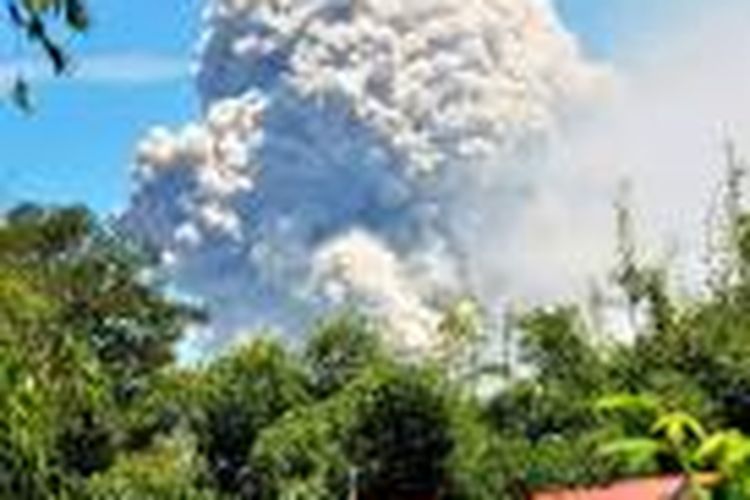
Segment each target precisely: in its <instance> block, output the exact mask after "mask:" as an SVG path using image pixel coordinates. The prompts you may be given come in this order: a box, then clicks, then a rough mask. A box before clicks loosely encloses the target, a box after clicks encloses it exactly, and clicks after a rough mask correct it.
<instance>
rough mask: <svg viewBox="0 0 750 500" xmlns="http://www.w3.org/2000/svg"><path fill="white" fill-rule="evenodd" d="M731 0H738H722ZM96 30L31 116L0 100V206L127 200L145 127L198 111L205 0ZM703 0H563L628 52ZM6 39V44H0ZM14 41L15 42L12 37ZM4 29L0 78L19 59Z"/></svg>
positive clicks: (105, 8) (131, 8) (605, 39)
mask: <svg viewBox="0 0 750 500" xmlns="http://www.w3.org/2000/svg"><path fill="white" fill-rule="evenodd" d="M726 1H727V2H731V1H733V0H726ZM92 3H93V5H94V9H95V10H94V16H95V25H94V29H93V31H92V32H91V33H90V34H89V35H87V36H86V37H85V38H84V39H81V40H78V41H76V42H75V44H74V48H75V50H76V51H77V52H78V55H79V59H80V60H81V71H80V76H79V77H77V78H73V79H71V80H67V81H62V82H61V81H55V82H53V81H48V80H46V79H44V80H42V81H39V82H37V83H36V86H35V92H36V97H37V99H38V100H39V105H40V107H39V111H38V113H37V114H36V115H35V116H33V117H31V118H24V117H22V116H20V115H19V114H18V113H17V112H16V111H15V110H14V109H12V108H10V107H8V106H0V205H2V206H8V205H11V204H13V203H15V202H17V201H19V200H30V199H31V200H38V201H44V202H54V203H69V202H85V203H87V204H88V205H90V206H92V207H93V208H95V209H96V210H97V211H99V212H101V213H107V212H110V211H112V210H116V209H117V208H118V207H121V206H123V205H124V203H125V201H126V199H127V193H128V171H129V165H130V160H131V156H132V152H133V149H134V145H135V144H136V142H137V140H138V138H139V137H141V136H142V135H143V133H144V131H145V130H147V129H148V128H149V126H151V125H154V124H167V125H170V124H175V125H176V124H179V123H182V122H184V121H186V120H187V119H188V118H190V117H191V116H194V114H195V113H196V107H197V103H196V101H195V96H194V94H193V89H192V83H191V80H190V77H189V75H188V71H187V66H188V63H189V60H190V52H191V50H192V47H193V44H194V40H195V39H196V36H197V33H198V29H199V25H198V23H199V20H200V8H201V4H202V0H127V1H122V0H99V1H97V2H92ZM699 3H700V0H680V2H676V1H675V0H557V4H558V6H559V10H560V13H561V15H562V17H563V20H564V22H565V23H566V24H567V25H568V26H569V27H570V29H571V30H572V31H574V32H575V33H576V34H577V35H578V36H579V37H580V38H581V40H582V43H583V45H584V49H585V50H586V51H587V52H588V53H589V54H591V55H592V56H594V57H598V58H601V59H615V60H616V59H627V58H628V57H629V55H630V54H629V47H635V46H643V45H644V44H646V43H648V41H649V40H651V39H654V38H655V37H657V36H658V35H659V33H661V32H662V28H663V26H665V25H667V24H668V23H669V19H673V18H674V16H675V15H676V14H677V13H676V11H675V10H676V9H680V10H684V11H689V10H690V9H691V8H697V7H696V6H697V5H699ZM3 42H6V43H3ZM8 42H9V43H8ZM16 46H17V43H16V42H15V41H13V40H7V37H6V39H3V38H2V37H0V49H5V48H6V47H10V49H11V50H10V51H8V50H4V51H1V52H0V78H2V75H3V71H4V68H5V71H6V72H7V61H8V60H10V61H12V60H14V59H15V58H18V57H19V55H18V54H16V53H14V52H13V49H14V48H15V47H16Z"/></svg>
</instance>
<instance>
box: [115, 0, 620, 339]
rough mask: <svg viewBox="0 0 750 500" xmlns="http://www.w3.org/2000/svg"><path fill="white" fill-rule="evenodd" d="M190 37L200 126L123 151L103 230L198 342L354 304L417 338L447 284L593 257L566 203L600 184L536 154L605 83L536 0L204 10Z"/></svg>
mask: <svg viewBox="0 0 750 500" xmlns="http://www.w3.org/2000/svg"><path fill="white" fill-rule="evenodd" d="M206 26H207V28H206V33H205V37H204V40H203V41H202V43H201V47H202V48H201V53H202V56H201V60H200V64H199V65H198V72H197V80H198V87H199V91H200V94H201V97H202V99H203V103H204V109H205V112H204V116H202V117H200V118H199V119H197V120H196V121H195V122H194V123H192V124H189V125H187V126H185V127H184V128H182V129H181V130H173V131H169V130H166V129H162V128H156V129H154V130H153V131H152V132H151V133H150V134H149V136H148V137H147V138H146V139H145V140H144V141H143V143H142V144H141V146H140V147H139V150H138V155H137V168H136V178H137V179H138V184H137V188H136V191H135V193H134V195H133V199H132V202H131V205H130V207H129V209H128V211H127V213H126V214H125V215H124V217H123V223H124V224H125V225H126V226H127V227H129V228H130V229H131V230H133V231H134V232H135V233H136V234H139V235H140V236H141V237H143V238H144V239H146V240H147V241H149V242H150V243H151V244H152V245H154V246H156V247H157V248H158V249H160V250H161V251H162V253H163V255H164V260H165V264H166V265H168V266H169V268H170V269H171V270H172V272H173V274H174V276H175V277H176V279H177V281H178V284H180V285H181V286H182V287H183V288H184V289H186V290H187V291H189V292H191V293H194V294H196V295H199V296H201V297H203V298H205V300H206V301H207V305H208V306H209V308H210V309H211V310H212V312H213V314H214V317H215V325H214V327H215V331H216V332H217V333H218V336H217V337H215V338H214V341H215V342H217V343H223V342H226V341H228V340H230V339H231V337H232V335H231V334H232V333H233V332H236V331H237V330H238V329H252V328H257V327H260V326H273V327H281V328H286V329H289V330H294V329H295V328H296V327H298V326H300V325H301V324H304V323H305V322H306V321H307V320H309V319H310V318H311V317H312V316H314V315H315V314H317V313H318V312H320V311H324V310H326V309H329V308H332V307H336V306H337V305H340V304H341V303H344V302H349V301H354V302H356V303H358V304H359V305H360V306H363V307H365V308H366V309H368V310H370V311H372V312H373V313H375V314H376V315H378V316H379V317H380V318H381V319H382V320H383V321H384V323H385V324H386V325H387V327H388V331H389V332H390V335H391V337H392V339H393V342H394V343H395V344H398V345H400V346H406V347H417V348H419V347H422V348H424V347H429V345H431V344H432V343H433V342H434V341H433V340H431V339H430V334H431V332H434V330H435V325H436V324H437V321H438V317H439V313H438V310H439V308H440V306H441V305H443V304H445V303H446V301H448V300H450V299H451V298H452V297H455V296H456V295H458V294H462V293H472V294H475V295H477V296H479V298H480V299H482V300H483V301H485V302H487V303H488V304H490V306H494V304H497V303H498V302H499V301H501V300H503V298H504V297H506V296H508V295H509V294H514V293H518V294H520V295H524V294H527V293H528V294H533V293H536V292H537V291H539V290H543V291H550V290H551V291H558V290H560V289H561V285H560V283H561V282H562V281H566V282H567V281H569V280H573V279H574V278H576V276H577V275H578V274H580V272H579V271H578V270H577V268H576V270H575V271H574V270H573V268H570V272H569V274H570V276H564V277H563V276H560V269H565V270H567V269H568V267H566V265H567V264H569V263H570V258H569V257H570V256H573V257H575V259H578V260H580V263H581V264H585V265H584V266H582V267H583V268H584V269H588V268H593V267H597V266H596V264H595V263H596V259H595V258H593V257H592V256H595V255H596V256H598V251H599V241H600V240H599V239H598V237H599V235H600V232H599V231H598V229H599V227H600V226H598V225H597V227H596V228H595V230H593V231H591V232H590V235H589V231H585V230H583V231H581V233H580V234H576V235H573V234H570V233H571V229H574V230H582V229H585V228H583V226H582V220H581V219H578V216H579V215H580V213H579V212H580V210H581V208H582V207H581V205H580V204H578V203H577V202H578V201H579V200H581V199H586V198H587V195H585V194H584V195H581V196H578V194H576V196H574V197H573V199H574V200H575V201H576V204H574V205H573V206H570V202H571V198H569V197H568V195H569V194H570V193H572V192H574V191H578V190H579V189H585V188H586V186H587V185H588V184H590V188H591V190H592V193H591V195H592V198H591V199H592V200H594V201H592V207H594V206H595V205H596V203H598V201H599V200H600V199H602V191H601V184H600V183H597V182H590V179H589V176H588V173H586V175H577V174H576V176H571V177H566V176H565V175H563V174H562V169H561V168H560V169H558V168H557V167H556V166H555V165H553V164H550V163H549V162H548V161H546V158H547V153H549V151H550V150H556V149H557V148H556V146H555V144H556V143H557V142H559V141H562V134H563V131H565V130H566V129H568V128H569V126H570V123H571V122H573V121H574V120H575V118H576V117H580V116H581V114H582V113H583V112H584V111H585V110H587V109H589V108H590V106H592V104H593V103H594V102H598V101H599V100H600V99H601V95H602V94H603V93H604V91H605V90H606V88H607V87H608V82H609V79H608V77H607V74H606V72H605V71H603V70H602V68H601V67H599V66H597V65H594V64H591V63H589V62H587V61H585V60H584V59H583V58H582V57H581V55H580V54H579V51H578V48H577V46H576V43H575V40H574V38H573V37H572V36H571V35H570V34H569V33H567V32H566V31H565V30H564V28H563V27H562V26H561V25H560V24H559V23H558V21H557V19H556V17H555V13H554V11H553V9H552V7H551V6H550V5H548V4H547V3H546V2H543V1H541V0H420V1H414V0H389V1H385V0H275V1H272V0H267V1H266V0H244V1H242V0H231V1H230V0H213V1H209V3H208V6H207V9H206ZM576 154H577V153H576V152H571V153H570V155H571V157H574V156H575V155H576ZM551 179H554V181H555V182H556V181H558V180H565V183H562V184H560V185H559V186H555V187H553V188H552V189H550V188H549V186H548V184H549V182H550V180H551ZM574 179H581V180H582V181H585V182H586V183H588V184H585V183H578V182H577V181H575V180H574ZM561 193H562V195H561ZM594 208H595V209H596V210H594V212H596V213H601V211H599V210H598V205H597V206H595V207H594ZM583 211H584V212H586V213H587V217H588V212H587V210H583ZM586 220H589V219H586ZM560 222H562V223H563V224H566V225H564V226H559V225H558V224H559V223H560ZM597 224H599V221H598V220H597ZM565 228H567V229H565ZM586 242H590V243H586ZM584 243H586V244H584ZM587 246H591V248H590V249H589V250H586V251H582V248H586V247H587ZM551 261H555V262H556V263H559V264H560V266H557V265H554V266H553V265H547V264H548V263H549V262H551ZM515 287H517V289H516V288H515Z"/></svg>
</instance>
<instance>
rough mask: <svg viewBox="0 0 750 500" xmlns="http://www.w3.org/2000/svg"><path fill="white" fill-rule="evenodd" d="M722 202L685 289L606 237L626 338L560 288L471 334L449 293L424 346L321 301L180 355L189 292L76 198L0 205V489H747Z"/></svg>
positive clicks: (57, 493)
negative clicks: (607, 484)
mask: <svg viewBox="0 0 750 500" xmlns="http://www.w3.org/2000/svg"><path fill="white" fill-rule="evenodd" d="M620 215H621V217H620V219H621V221H624V220H626V217H625V215H626V214H624V213H623V214H620ZM728 215H729V217H728V218H727V220H728V222H727V225H726V228H725V233H726V234H727V237H726V238H725V241H726V244H725V245H724V246H723V247H722V248H721V249H720V250H716V251H717V252H722V256H721V259H720V260H721V262H722V266H721V269H719V270H717V271H716V273H717V274H716V276H714V277H713V278H715V279H712V280H711V286H710V287H709V291H708V292H707V293H706V294H705V295H703V296H701V297H700V298H694V299H691V300H678V299H677V298H675V297H674V296H673V294H671V293H670V291H669V287H668V285H667V283H668V280H667V279H666V278H665V272H666V271H665V270H661V269H653V268H650V267H648V266H644V265H642V264H641V263H640V262H638V261H637V260H636V259H635V257H634V253H633V252H632V251H631V249H632V245H630V244H627V242H625V243H624V244H623V246H622V248H623V249H625V250H624V251H623V252H622V255H621V256H620V257H621V262H620V263H619V265H618V266H617V270H616V271H617V272H616V273H614V274H615V276H614V278H615V281H616V283H617V286H618V287H619V290H620V292H621V295H622V297H624V298H625V301H624V304H625V305H624V306H623V308H622V313H623V314H624V315H625V316H627V317H629V318H631V319H632V328H633V336H634V338H633V339H632V340H628V341H625V340H622V339H618V338H616V337H611V336H608V335H607V334H606V331H607V328H606V325H605V324H603V323H601V322H596V321H592V320H591V316H592V315H591V314H589V313H586V312H585V311H584V310H583V309H582V308H580V307H576V306H572V305H562V306H558V307H550V308H541V309H534V310H530V311H526V312H524V313H519V312H516V314H514V315H513V317H512V318H510V317H509V319H508V321H507V322H506V323H507V324H506V325H505V326H504V331H503V332H501V334H498V335H493V333H492V332H490V331H484V330H483V329H482V326H481V322H480V321H478V319H479V318H478V315H479V312H478V310H477V309H476V308H474V307H471V306H470V304H468V303H465V302H460V303H458V304H457V305H456V307H455V308H453V309H452V310H451V311H449V312H448V313H446V317H445V320H444V321H443V323H442V324H441V327H440V331H439V332H436V335H438V334H439V335H443V336H444V337H445V340H446V341H445V349H444V350H442V351H441V352H440V353H436V354H435V355H434V356H425V357H419V358H416V359H415V358H413V357H412V358H410V359H404V358H403V357H400V356H399V355H396V354H394V353H392V352H390V351H389V350H388V346H386V345H383V344H382V343H381V338H382V336H381V335H379V332H378V328H377V325H376V324H375V323H372V322H370V321H368V320H367V319H366V318H362V317H359V316H357V315H356V314H354V313H343V314H341V315H340V316H338V317H334V318H330V319H328V320H327V321H324V322H322V323H321V324H320V325H318V326H317V328H315V329H314V331H313V332H311V333H310V334H309V335H308V336H307V337H306V338H307V341H306V342H305V344H304V345H302V346H294V347H292V346H287V345H285V344H282V343H280V342H279V341H278V340H274V339H273V338H271V337H267V336H266V337H264V336H262V335H261V336H251V337H249V338H250V340H248V341H247V342H246V343H245V344H242V345H238V346H236V347H234V348H233V349H230V350H228V351H226V352H223V353H220V354H218V355H216V356H213V357H208V358H206V359H204V360H203V361H202V363H201V364H198V365H194V366H187V365H185V364H183V363H181V362H180V360H177V359H175V355H174V353H175V348H176V346H177V343H178V342H179V341H180V338H181V334H182V332H184V331H185V329H186V328H187V327H188V326H189V325H191V324H192V323H195V322H198V321H201V320H202V319H203V317H202V316H203V315H202V314H200V311H197V310H196V309H195V308H193V307H189V306H187V305H185V304H183V303H180V302H179V301H178V300H177V299H176V298H175V297H173V296H170V294H169V293H168V292H167V290H166V289H165V287H164V283H161V282H160V281H159V280H158V279H157V278H158V273H156V272H155V270H154V268H153V267H152V265H151V264H152V263H151V262H150V260H149V259H148V258H147V256H146V255H144V253H143V252H140V251H138V250H137V249H135V248H134V247H133V245H132V244H130V243H129V242H128V241H126V240H124V239H123V238H121V237H120V236H119V235H118V234H117V232H116V231H114V230H112V229H111V228H109V227H108V226H107V225H106V224H102V223H100V222H98V221H96V220H95V219H94V218H93V217H92V216H91V215H90V214H89V213H88V212H86V211H85V210H83V209H80V208H69V209H42V208H38V207H34V206H24V207H20V208H18V209H16V210H14V211H12V212H10V213H8V214H6V216H5V217H4V219H3V222H2V224H1V225H0V498H27V499H32V500H33V499H48V498H76V499H77V498H84V499H86V498H91V499H175V500H177V499H223V498H245V499H259V500H265V499H305V500H315V499H321V500H322V499H347V498H360V499H373V500H374V499H379V500H383V499H394V500H395V499H425V498H444V499H466V500H475V499H476V500H483V499H487V500H489V499H498V498H511V499H512V498H523V496H524V495H525V494H526V493H527V492H529V491H531V490H535V489H540V488H547V487H553V486H561V485H585V484H591V483H598V482H603V481H609V480H613V479H617V478H622V477H628V476H633V475H645V474H655V473H660V472H680V473H684V474H686V475H687V476H688V477H697V475H698V474H699V473H701V472H711V473H714V476H715V477H716V478H717V479H716V482H717V486H716V488H714V495H715V496H717V497H718V498H748V497H750V480H748V478H749V477H750V438H748V437H747V434H745V433H747V432H750V418H748V417H750V272H748V270H749V269H750V218H748V217H747V216H745V215H743V213H742V212H741V211H739V210H737V211H735V212H732V213H729V214H728ZM625 233H627V231H625ZM625 237H628V235H627V234H626V235H625ZM717 276H718V277H717ZM496 337H497V338H496ZM498 344H502V345H501V346H500V347H504V348H503V349H494V348H487V347H489V346H493V345H494V346H497V345H498ZM511 351H512V353H513V354H512V356H507V353H508V352H511ZM492 353H497V354H496V355H497V357H499V358H503V359H494V358H493V356H495V354H492ZM401 356H403V355H401ZM498 367H499V369H498ZM697 488H698V485H697V482H696V489H697Z"/></svg>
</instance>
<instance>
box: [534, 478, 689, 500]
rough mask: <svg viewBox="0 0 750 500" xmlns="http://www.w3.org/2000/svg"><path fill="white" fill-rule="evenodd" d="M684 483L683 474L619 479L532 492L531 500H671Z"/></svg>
mask: <svg viewBox="0 0 750 500" xmlns="http://www.w3.org/2000/svg"><path fill="white" fill-rule="evenodd" d="M684 484H685V478H684V476H664V477H654V478H647V479H633V480H630V481H621V482H617V483H614V484H611V485H609V486H602V487H597V488H591V489H577V490H562V489H560V490H550V491H546V492H539V493H534V494H533V495H532V497H531V498H532V500H636V499H637V500H671V499H673V498H674V497H675V496H676V495H677V494H678V493H679V492H680V490H681V488H682V487H683V486H684Z"/></svg>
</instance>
